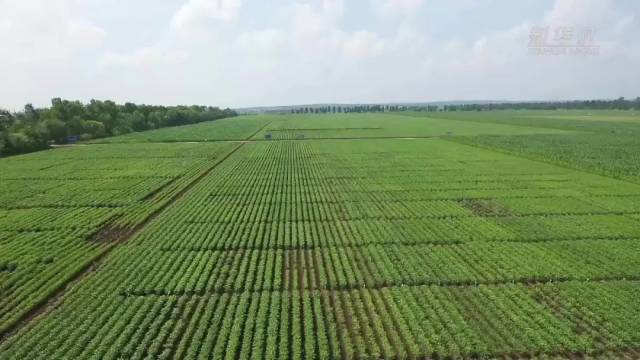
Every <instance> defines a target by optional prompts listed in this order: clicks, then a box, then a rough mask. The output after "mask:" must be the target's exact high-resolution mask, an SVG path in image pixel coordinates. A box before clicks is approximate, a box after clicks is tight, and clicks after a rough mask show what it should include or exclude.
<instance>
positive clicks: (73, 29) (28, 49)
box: [0, 0, 105, 65]
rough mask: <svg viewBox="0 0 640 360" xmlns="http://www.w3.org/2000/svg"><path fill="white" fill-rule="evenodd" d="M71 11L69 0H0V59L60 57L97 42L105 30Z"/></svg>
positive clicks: (20, 61) (19, 61) (21, 60)
mask: <svg viewBox="0 0 640 360" xmlns="http://www.w3.org/2000/svg"><path fill="white" fill-rule="evenodd" d="M74 10H75V4H74V1H71V0H66V1H65V0H62V1H61V0H57V1H51V0H35V1H33V0H32V1H23V0H5V1H1V2H0V47H2V50H3V51H2V58H3V61H7V60H8V61H9V62H11V63H13V64H17V65H20V64H24V63H29V62H33V61H38V62H45V61H47V60H64V59H66V58H67V57H68V56H70V55H71V54H72V53H73V52H74V51H77V50H82V49H85V48H90V47H95V46H98V45H100V43H101V42H102V40H103V39H104V37H105V31H104V30H103V29H102V28H100V27H98V26H96V25H95V24H93V23H92V22H90V21H88V20H86V19H83V18H82V17H81V15H80V14H77V13H76V12H77V11H74Z"/></svg>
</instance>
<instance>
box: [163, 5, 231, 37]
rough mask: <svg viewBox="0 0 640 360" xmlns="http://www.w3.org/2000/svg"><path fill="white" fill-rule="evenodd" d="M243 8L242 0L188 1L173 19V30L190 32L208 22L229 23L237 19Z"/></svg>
mask: <svg viewBox="0 0 640 360" xmlns="http://www.w3.org/2000/svg"><path fill="white" fill-rule="evenodd" d="M241 6H242V1H241V0H188V1H187V2H186V3H184V4H183V5H182V6H181V7H180V9H178V11H177V12H176V13H175V14H174V15H173V17H172V18H171V29H172V30H173V31H176V32H182V31H190V30H192V29H193V28H197V27H199V26H202V25H203V24H204V23H205V22H206V21H207V20H217V21H222V22H229V21H232V20H235V19H236V17H237V15H238V12H239V10H240V8H241Z"/></svg>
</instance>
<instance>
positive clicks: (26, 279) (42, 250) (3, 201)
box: [0, 144, 234, 333]
mask: <svg viewBox="0 0 640 360" xmlns="http://www.w3.org/2000/svg"><path fill="white" fill-rule="evenodd" d="M233 146H234V145H231V144H229V145H221V144H205V145H193V144H191V145H186V144H176V145H174V146H172V147H160V146H157V145H153V144H148V145H109V146H104V145H91V146H86V147H84V146H81V147H74V148H64V149H57V150H52V151H46V152H40V153H33V154H29V155H22V156H16V157H11V158H7V159H2V160H1V161H0V181H1V182H2V186H3V191H2V194H1V195H0V234H1V235H0V333H3V332H5V331H6V330H7V329H10V328H11V326H12V325H13V324H15V323H16V322H17V321H18V320H19V319H20V318H22V317H23V316H26V315H27V314H28V313H29V312H30V311H31V310H33V309H34V308H36V307H37V306H39V305H40V304H42V303H43V302H44V301H46V300H47V299H48V297H49V296H51V294H53V293H55V292H56V291H57V290H58V289H60V287H62V286H64V285H65V284H66V283H67V282H68V281H69V279H71V278H73V277H74V276H76V275H77V274H78V273H79V272H81V271H83V269H85V268H86V267H87V265H88V264H90V263H91V262H92V261H93V260H94V259H96V258H97V257H99V256H100V255H102V254H103V253H104V252H105V251H107V250H108V249H110V248H111V247H112V246H113V245H114V244H115V242H116V241H117V240H119V238H118V236H120V235H121V234H123V233H126V232H128V231H129V232H130V231H132V230H133V229H134V228H135V226H136V225H137V224H140V223H142V222H143V221H144V220H145V219H146V218H147V217H148V216H149V215H150V214H152V213H153V211H155V210H156V209H158V208H160V207H162V206H163V205H164V204H166V203H167V202H168V201H170V199H171V198H172V197H173V196H175V194H176V193H178V192H179V191H180V190H181V189H182V188H184V187H185V186H186V185H187V184H189V183H190V182H191V181H193V179H194V178H196V177H197V176H199V175H200V174H202V173H203V172H204V171H206V170H207V169H208V168H210V167H211V166H212V164H214V163H215V161H216V159H217V158H222V156H223V155H224V154H225V153H227V152H228V151H230V150H231V149H232V148H233Z"/></svg>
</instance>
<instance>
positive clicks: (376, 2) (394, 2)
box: [372, 0, 424, 16]
mask: <svg viewBox="0 0 640 360" xmlns="http://www.w3.org/2000/svg"><path fill="white" fill-rule="evenodd" d="M423 5H424V0H372V6H373V9H374V11H375V12H376V13H377V14H378V15H381V16H395V15H400V16H407V15H411V14H413V13H415V12H417V11H418V10H420V8H422V6H423Z"/></svg>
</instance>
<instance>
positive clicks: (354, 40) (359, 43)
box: [342, 31, 384, 60]
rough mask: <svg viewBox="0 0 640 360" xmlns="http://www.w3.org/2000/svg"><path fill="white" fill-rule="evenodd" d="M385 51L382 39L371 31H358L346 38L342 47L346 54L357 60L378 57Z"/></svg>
mask: <svg viewBox="0 0 640 360" xmlns="http://www.w3.org/2000/svg"><path fill="white" fill-rule="evenodd" d="M383 50H384V41H383V40H382V38H381V37H380V36H379V35H378V34H376V33H373V32H370V31H357V32H355V33H353V34H349V35H347V36H346V38H345V40H344V43H343V45H342V51H343V52H344V54H345V55H346V56H347V57H348V58H350V59H355V60H361V59H367V58H370V57H375V56H378V55H380V54H381V53H382V51H383Z"/></svg>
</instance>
